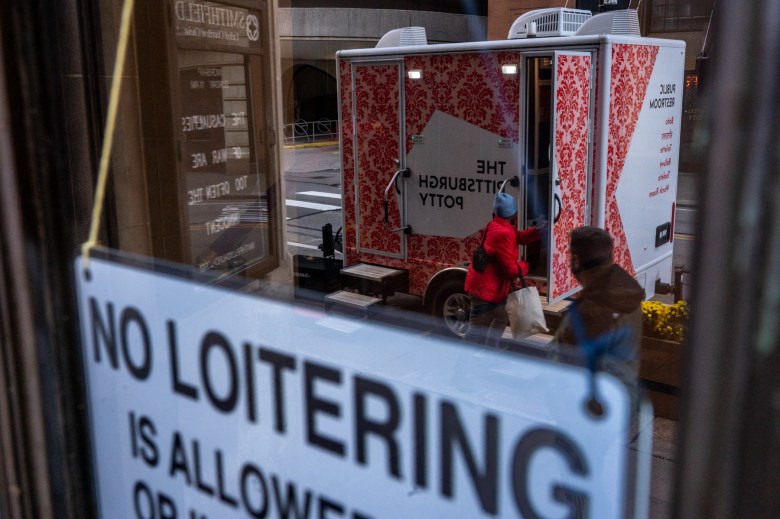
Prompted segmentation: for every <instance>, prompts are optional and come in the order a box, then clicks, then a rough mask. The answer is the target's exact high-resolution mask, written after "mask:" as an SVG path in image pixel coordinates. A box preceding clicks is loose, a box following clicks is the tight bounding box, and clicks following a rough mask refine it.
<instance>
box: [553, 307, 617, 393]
mask: <svg viewBox="0 0 780 519" xmlns="http://www.w3.org/2000/svg"><path fill="white" fill-rule="evenodd" d="M577 304H578V302H577V301H575V302H574V303H572V304H571V306H570V307H569V311H568V313H569V322H570V323H571V328H572V332H573V333H574V337H575V339H576V340H577V345H578V346H579V347H580V348H582V351H583V353H584V354H585V363H586V366H587V368H588V372H589V373H590V376H589V377H588V393H589V394H590V397H589V399H591V400H595V401H598V400H599V397H598V391H597V389H596V369H597V368H598V364H599V360H600V359H601V357H602V356H603V355H604V354H606V353H609V355H610V356H612V357H613V358H618V359H622V360H630V359H631V356H632V353H631V348H630V347H629V344H630V341H631V330H630V329H629V328H628V327H627V326H621V327H619V328H614V329H612V330H609V331H608V332H606V333H604V334H602V335H599V336H598V337H595V338H593V339H588V337H587V335H586V334H585V324H584V323H583V322H582V317H580V313H579V311H578V310H577Z"/></svg>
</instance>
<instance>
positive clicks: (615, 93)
mask: <svg viewBox="0 0 780 519" xmlns="http://www.w3.org/2000/svg"><path fill="white" fill-rule="evenodd" d="M657 56H658V47H655V46H649V45H625V44H615V45H613V46H612V71H611V76H612V83H611V87H610V93H609V139H608V145H607V146H608V149H607V193H606V215H605V223H606V225H605V227H606V230H607V231H608V232H609V233H610V234H611V235H612V237H613V238H614V239H615V262H616V263H617V264H618V265H620V266H622V267H623V268H624V269H626V271H627V272H628V273H629V274H631V275H635V274H636V270H635V269H634V263H633V261H632V259H631V252H630V251H629V250H628V242H627V240H626V233H625V230H624V229H623V221H622V220H621V218H620V210H619V208H618V204H617V198H616V192H617V186H618V183H619V182H620V176H621V174H622V173H623V166H624V164H625V162H626V155H627V154H628V148H629V146H630V145H631V138H632V136H633V134H634V128H635V127H636V122H637V120H638V119H639V112H640V111H641V110H642V102H643V101H644V99H645V93H646V92H647V85H648V83H649V82H650V75H651V74H652V72H653V67H654V66H655V60H656V57H657Z"/></svg>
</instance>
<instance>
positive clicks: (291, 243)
mask: <svg viewBox="0 0 780 519" xmlns="http://www.w3.org/2000/svg"><path fill="white" fill-rule="evenodd" d="M287 245H290V246H291V247H300V248H302V249H314V250H320V249H319V247H315V246H314V245H307V244H305V243H298V242H294V241H288V242H287Z"/></svg>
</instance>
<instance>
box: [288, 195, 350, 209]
mask: <svg viewBox="0 0 780 519" xmlns="http://www.w3.org/2000/svg"><path fill="white" fill-rule="evenodd" d="M286 204H287V205H288V206H290V207H303V208H304V209H316V210H318V211H334V210H336V209H341V206H338V205H328V204H315V203H314V202H304V201H303V200H290V199H289V198H288V199H287V200H286Z"/></svg>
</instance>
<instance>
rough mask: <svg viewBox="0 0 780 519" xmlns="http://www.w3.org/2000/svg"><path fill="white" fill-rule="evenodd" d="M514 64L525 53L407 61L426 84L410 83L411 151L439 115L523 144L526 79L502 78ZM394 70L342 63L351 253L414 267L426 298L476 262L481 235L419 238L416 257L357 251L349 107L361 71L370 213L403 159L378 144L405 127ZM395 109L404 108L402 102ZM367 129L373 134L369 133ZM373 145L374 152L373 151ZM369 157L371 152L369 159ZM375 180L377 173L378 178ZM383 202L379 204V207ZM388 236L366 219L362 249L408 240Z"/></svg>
mask: <svg viewBox="0 0 780 519" xmlns="http://www.w3.org/2000/svg"><path fill="white" fill-rule="evenodd" d="M506 63H514V64H519V63H520V55H519V53H517V52H500V53H492V54H487V53H466V54H460V55H435V56H409V57H406V58H405V60H404V67H405V69H406V70H412V69H417V70H421V71H422V79H419V80H412V79H409V78H408V77H405V78H404V99H405V111H406V137H407V138H406V152H407V153H409V152H410V151H411V149H412V146H413V143H412V142H411V138H412V135H419V134H421V133H423V129H424V128H425V126H426V125H427V124H428V121H429V120H430V118H431V116H432V115H433V114H434V112H435V111H436V110H439V111H441V112H444V113H447V114H449V115H452V116H454V117H457V118H459V119H462V120H464V121H467V122H469V123H471V124H474V125H475V126H478V127H480V128H483V129H485V130H488V131H490V132H491V133H494V134H496V135H498V136H500V137H503V138H506V139H511V140H512V141H514V142H515V143H516V144H517V143H519V127H520V124H519V117H520V99H519V97H520V80H519V74H517V75H507V76H505V75H503V74H502V73H501V65H502V64H506ZM390 69H393V70H395V69H394V66H393V65H378V66H370V67H369V66H355V67H352V66H351V64H350V63H349V62H347V61H342V62H341V64H340V70H339V74H340V78H339V80H340V88H341V99H342V103H341V120H342V129H341V133H342V136H341V140H342V151H343V162H342V167H343V171H344V209H343V210H344V222H345V230H344V240H345V245H346V250H345V252H346V254H347V257H348V260H347V261H348V262H349V263H354V262H357V261H363V262H366V263H376V264H381V265H386V266H389V267H395V268H405V269H408V270H409V273H410V288H409V291H410V293H412V294H415V295H423V294H424V293H425V288H426V286H427V285H428V282H429V281H430V280H431V278H432V277H433V276H434V275H435V274H436V273H437V272H438V271H440V270H441V269H442V268H445V267H449V266H452V265H458V264H463V263H465V262H466V261H468V260H469V258H470V256H471V252H472V251H473V250H474V248H475V247H476V246H477V245H478V243H479V241H480V239H481V231H480V232H477V233H475V234H473V235H471V236H469V237H467V238H466V239H455V238H449V237H441V236H427V235H417V234H412V235H410V236H409V237H408V240H407V250H408V254H407V256H408V260H402V259H395V258H388V257H386V256H381V255H376V254H369V253H365V252H363V253H361V254H359V255H358V254H357V244H356V234H355V231H356V229H355V225H354V223H352V222H355V218H356V214H357V213H356V210H355V201H354V193H355V181H356V180H355V175H356V173H355V164H354V161H353V159H352V156H353V153H354V149H355V148H354V146H355V143H354V142H353V128H352V120H353V114H352V107H351V106H348V105H350V103H349V102H345V101H348V100H351V99H353V95H352V94H353V92H352V82H351V77H352V73H353V70H354V71H355V74H360V76H357V75H356V84H357V85H358V86H357V87H356V92H355V99H356V105H357V106H356V107H355V119H356V120H357V121H358V122H357V125H358V138H359V139H360V144H361V145H360V146H358V160H359V161H360V164H361V168H365V166H364V165H363V161H368V163H370V164H371V166H370V167H371V168H372V169H371V170H370V171H372V172H373V173H372V176H371V179H372V180H371V182H372V183H371V184H369V183H368V182H367V181H366V183H365V184H360V193H359V198H360V213H361V214H366V213H365V212H364V211H365V210H364V201H365V203H366V204H367V206H372V205H373V204H375V203H378V205H377V206H376V207H377V208H382V201H381V196H382V192H383V190H384V187H385V186H386V185H387V182H389V179H390V177H389V176H388V177H387V179H386V180H385V177H384V176H383V175H384V169H383V168H385V161H386V160H392V159H393V158H396V157H397V153H398V151H397V147H396V148H394V149H393V148H385V149H379V146H378V144H379V143H380V142H388V140H389V139H390V133H391V132H390V128H396V127H397V120H396V121H395V122H394V121H393V120H392V117H391V115H392V114H391V113H390V112H391V111H392V110H390V107H391V105H392V104H393V102H396V103H397V97H394V96H395V95H396V94H395V93H394V92H392V89H388V88H386V87H387V85H388V82H390V81H391V78H390V77H389V76H390V75H391V74H392V73H391V70H390ZM395 106H396V107H397V104H396V105H395ZM394 109H395V108H394ZM377 116H379V117H377ZM371 117H374V118H378V119H379V120H380V121H381V128H379V129H376V128H372V127H371V126H370V125H369V122H371ZM361 121H363V123H361ZM363 124H364V125H365V127H364V126H363ZM393 124H395V126H393ZM364 132H366V134H365V135H364ZM371 132H373V133H371ZM369 134H370V135H369ZM367 135H368V136H367ZM372 139H373V140H372ZM366 143H368V148H369V149H371V151H370V152H367V151H366V150H362V149H361V148H366V146H365V144H366ZM372 145H373V146H374V147H373V148H371V146H372ZM393 152H395V154H396V155H395V156H393ZM364 153H366V155H363V154H364ZM374 154H376V155H374ZM388 171H389V172H390V175H392V172H393V171H394V168H392V167H391V168H390V169H388ZM358 174H360V173H358ZM374 175H377V176H376V177H374ZM360 176H361V179H360V180H359V182H360V181H363V178H362V177H363V174H360ZM380 177H381V178H380ZM374 195H376V196H374ZM376 197H378V199H377V198H376ZM391 198H393V200H391V203H392V204H395V200H394V197H391ZM377 200H379V201H378V202H377ZM366 209H368V208H366ZM390 212H391V214H395V215H397V213H398V210H397V207H396V206H395V205H391V209H390ZM378 223H380V224H382V227H383V222H382V221H381V219H380V221H379V222H378ZM486 223H487V222H486ZM392 225H393V226H395V227H398V226H400V223H398V222H396V223H394V224H392ZM367 233H369V234H370V235H367ZM382 234H383V230H382V229H379V230H378V229H377V226H376V225H373V226H372V225H371V222H367V221H366V220H364V221H363V222H362V223H361V229H360V237H361V248H366V247H368V246H369V243H370V244H371V247H370V248H374V249H383V250H387V249H388V248H392V247H395V246H396V244H397V243H398V244H400V242H395V241H388V240H392V239H393V237H395V238H398V236H399V234H398V233H396V234H395V235H393V236H391V237H388V236H387V233H384V237H383V236H382ZM367 240H368V241H367Z"/></svg>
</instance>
